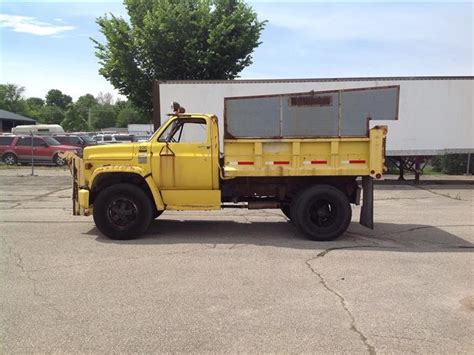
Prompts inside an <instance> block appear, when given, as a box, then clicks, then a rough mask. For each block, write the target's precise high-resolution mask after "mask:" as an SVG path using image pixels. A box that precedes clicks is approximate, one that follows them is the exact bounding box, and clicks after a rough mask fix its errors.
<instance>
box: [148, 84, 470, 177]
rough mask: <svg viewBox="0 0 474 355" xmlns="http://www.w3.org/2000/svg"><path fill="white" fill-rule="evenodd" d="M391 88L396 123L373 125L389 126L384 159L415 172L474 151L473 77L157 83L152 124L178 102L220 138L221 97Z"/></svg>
mask: <svg viewBox="0 0 474 355" xmlns="http://www.w3.org/2000/svg"><path fill="white" fill-rule="evenodd" d="M390 85H399V86H400V109H399V114H398V118H399V119H398V120H397V121H386V122H385V121H382V122H380V121H377V124H384V125H387V126H388V127H389V132H390V134H389V136H388V139H387V147H386V155H387V156H389V157H393V159H394V160H395V161H396V160H397V159H398V160H399V161H400V164H403V166H404V167H407V166H413V167H414V168H415V167H417V166H418V165H419V163H420V162H421V161H422V160H423V157H429V156H434V155H441V154H449V153H468V154H470V153H473V152H474V131H473V128H474V113H473V112H474V111H473V97H474V77H473V76H463V77H374V78H335V79H288V80H211V81H194V80H188V81H156V82H155V83H154V88H153V91H154V92H153V104H154V123H155V126H158V125H159V124H160V123H163V122H161V121H163V120H164V119H165V117H166V113H168V112H169V110H170V109H169V107H170V102H171V101H178V102H180V103H181V104H183V105H184V106H185V107H186V109H187V111H188V112H212V113H215V114H216V115H217V116H218V117H219V120H220V127H221V132H220V133H221V135H222V134H223V132H222V127H223V119H224V115H225V112H224V98H225V97H239V96H252V95H272V94H284V93H291V92H309V91H324V90H338V89H355V88H365V87H377V86H390ZM371 125H375V123H372V124H371ZM221 141H222V139H221ZM401 166H402V165H401ZM415 170H416V171H419V168H418V169H415Z"/></svg>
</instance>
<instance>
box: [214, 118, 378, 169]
mask: <svg viewBox="0 0 474 355" xmlns="http://www.w3.org/2000/svg"><path fill="white" fill-rule="evenodd" d="M386 132H387V130H386V127H377V128H373V129H371V130H370V136H369V138H366V137H360V138H336V137H334V138H319V139H296V138H295V139H226V140H224V149H225V155H224V169H223V170H224V176H226V177H238V176H239V177H242V176H373V177H375V178H380V177H381V176H382V174H383V170H384V139H385V135H386Z"/></svg>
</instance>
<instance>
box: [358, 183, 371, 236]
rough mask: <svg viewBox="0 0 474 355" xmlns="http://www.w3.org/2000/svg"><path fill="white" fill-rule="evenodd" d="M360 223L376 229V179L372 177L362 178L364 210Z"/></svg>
mask: <svg viewBox="0 0 474 355" xmlns="http://www.w3.org/2000/svg"><path fill="white" fill-rule="evenodd" d="M359 223H360V224H362V225H363V226H365V227H367V228H370V229H374V179H372V178H371V177H370V176H363V177H362V209H361V211H360V222H359Z"/></svg>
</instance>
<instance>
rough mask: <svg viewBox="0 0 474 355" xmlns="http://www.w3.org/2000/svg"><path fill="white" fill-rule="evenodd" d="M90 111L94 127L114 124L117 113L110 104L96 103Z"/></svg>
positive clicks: (112, 125) (98, 127)
mask: <svg viewBox="0 0 474 355" xmlns="http://www.w3.org/2000/svg"><path fill="white" fill-rule="evenodd" d="M91 112H92V125H93V126H94V128H96V129H101V128H106V127H114V126H115V120H116V117H117V114H116V113H115V110H114V108H113V106H112V105H96V106H95V107H94V108H93V109H92V110H91Z"/></svg>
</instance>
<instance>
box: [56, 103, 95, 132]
mask: <svg viewBox="0 0 474 355" xmlns="http://www.w3.org/2000/svg"><path fill="white" fill-rule="evenodd" d="M61 126H62V127H63V128H64V130H66V131H72V132H80V131H88V130H89V125H88V123H87V120H85V119H84V116H83V115H81V113H80V111H79V109H78V107H77V104H75V105H70V106H69V109H68V110H67V112H66V115H65V118H64V120H63V121H62V122H61Z"/></svg>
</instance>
